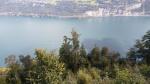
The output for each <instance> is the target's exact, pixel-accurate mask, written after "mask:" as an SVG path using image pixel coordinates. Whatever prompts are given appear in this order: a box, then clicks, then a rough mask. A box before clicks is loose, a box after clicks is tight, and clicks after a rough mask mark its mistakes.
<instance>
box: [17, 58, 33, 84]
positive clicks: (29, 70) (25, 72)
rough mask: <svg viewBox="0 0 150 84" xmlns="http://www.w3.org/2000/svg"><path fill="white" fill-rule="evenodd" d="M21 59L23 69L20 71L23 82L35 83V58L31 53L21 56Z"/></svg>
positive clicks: (23, 83)
mask: <svg viewBox="0 0 150 84" xmlns="http://www.w3.org/2000/svg"><path fill="white" fill-rule="evenodd" d="M19 60H20V62H21V70H20V71H19V73H18V74H19V77H20V79H21V82H22V84H34V83H35V80H34V76H35V72H34V71H35V70H34V69H35V66H34V63H33V59H32V58H31V56H30V55H27V56H23V55H20V56H19Z"/></svg>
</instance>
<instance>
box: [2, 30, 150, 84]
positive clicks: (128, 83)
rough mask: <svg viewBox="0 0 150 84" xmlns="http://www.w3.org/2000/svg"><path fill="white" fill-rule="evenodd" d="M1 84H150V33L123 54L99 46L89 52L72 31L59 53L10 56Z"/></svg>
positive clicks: (38, 52)
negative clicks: (123, 56) (124, 55)
mask: <svg viewBox="0 0 150 84" xmlns="http://www.w3.org/2000/svg"><path fill="white" fill-rule="evenodd" d="M5 61H6V64H7V67H8V70H7V72H6V73H5V74H4V75H1V77H0V84H150V31H148V32H146V34H145V35H144V36H143V37H142V38H141V39H140V40H137V41H136V43H135V45H134V46H133V47H132V48H131V49H129V51H128V53H127V57H126V58H122V56H121V55H120V53H119V52H114V51H112V50H110V49H109V48H107V47H105V46H104V47H101V48H99V47H98V46H96V45H95V47H94V48H93V49H92V50H91V52H87V51H86V49H85V47H84V44H81V43H80V41H79V34H78V33H77V32H76V31H74V30H72V32H71V37H68V36H64V39H63V43H62V45H61V47H60V49H59V53H56V52H55V51H50V52H48V51H46V50H44V49H36V50H35V56H31V55H27V56H24V55H20V56H19V58H16V56H8V57H7V58H6V59H5Z"/></svg>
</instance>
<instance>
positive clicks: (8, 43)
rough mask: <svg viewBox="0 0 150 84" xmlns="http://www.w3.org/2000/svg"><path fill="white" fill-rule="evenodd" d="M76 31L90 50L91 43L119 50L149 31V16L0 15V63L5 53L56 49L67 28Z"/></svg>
mask: <svg viewBox="0 0 150 84" xmlns="http://www.w3.org/2000/svg"><path fill="white" fill-rule="evenodd" d="M72 28H73V29H75V30H76V31H77V32H79V33H80V39H81V43H84V44H85V46H86V47H87V48H88V49H89V50H90V48H91V46H92V45H95V44H96V45H98V46H101V45H104V46H110V48H111V49H113V50H116V51H119V52H121V54H122V56H125V53H126V51H127V50H128V49H129V48H130V47H132V46H133V44H134V43H135V40H136V39H140V38H141V37H142V36H143V35H144V34H145V32H146V31H148V30H150V17H101V18H82V19H75V18H74V19H73V18H70V19H69V18H66V19H65V18H47V17H43V18H37V17H35V18H32V17H7V16H1V17H0V57H1V58H0V66H4V59H5V57H7V56H9V55H16V56H18V55H20V54H23V55H27V54H31V55H33V54H34V50H35V48H45V49H47V50H58V49H59V47H60V46H61V43H62V40H63V36H64V35H67V36H70V32H71V30H72Z"/></svg>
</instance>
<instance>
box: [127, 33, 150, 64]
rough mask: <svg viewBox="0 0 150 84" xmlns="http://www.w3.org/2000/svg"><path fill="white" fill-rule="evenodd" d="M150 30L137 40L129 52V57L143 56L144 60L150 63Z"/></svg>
mask: <svg viewBox="0 0 150 84" xmlns="http://www.w3.org/2000/svg"><path fill="white" fill-rule="evenodd" d="M149 53H150V31H148V32H146V34H145V35H144V36H143V38H142V40H137V41H136V44H135V45H134V47H133V48H131V49H130V51H129V53H128V55H129V56H128V57H129V58H137V56H141V57H143V62H145V63H146V64H148V65H150V54H149Z"/></svg>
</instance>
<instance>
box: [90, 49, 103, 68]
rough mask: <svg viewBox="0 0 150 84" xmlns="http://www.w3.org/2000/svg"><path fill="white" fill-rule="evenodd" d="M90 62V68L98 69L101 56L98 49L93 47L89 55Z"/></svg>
mask: <svg viewBox="0 0 150 84" xmlns="http://www.w3.org/2000/svg"><path fill="white" fill-rule="evenodd" d="M90 60H91V63H92V66H95V67H100V63H101V55H100V49H99V47H97V46H95V47H94V48H93V49H92V51H91V53H90Z"/></svg>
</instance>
